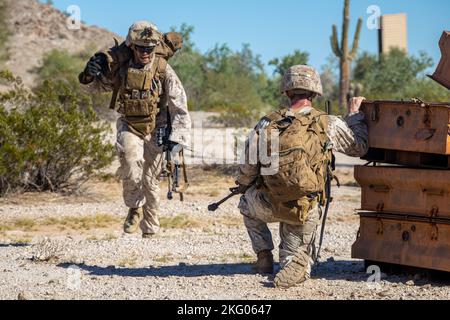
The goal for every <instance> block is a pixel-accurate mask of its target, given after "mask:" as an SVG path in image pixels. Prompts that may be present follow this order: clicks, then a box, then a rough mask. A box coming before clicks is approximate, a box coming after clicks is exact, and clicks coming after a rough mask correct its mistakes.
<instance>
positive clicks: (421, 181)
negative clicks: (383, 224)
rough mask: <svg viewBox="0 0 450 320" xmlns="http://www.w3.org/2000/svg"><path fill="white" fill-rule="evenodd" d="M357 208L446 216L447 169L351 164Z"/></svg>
mask: <svg viewBox="0 0 450 320" xmlns="http://www.w3.org/2000/svg"><path fill="white" fill-rule="evenodd" d="M355 179H356V181H358V183H359V185H360V186H361V188H362V195H361V209H362V210H368V211H376V212H391V213H399V214H403V215H411V214H417V215H422V216H426V217H443V218H448V219H450V170H428V169H408V168H402V167H381V166H379V167H369V166H357V167H355Z"/></svg>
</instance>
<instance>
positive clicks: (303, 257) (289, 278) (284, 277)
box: [274, 251, 311, 289]
mask: <svg viewBox="0 0 450 320" xmlns="http://www.w3.org/2000/svg"><path fill="white" fill-rule="evenodd" d="M310 259H311V258H310V257H309V255H308V254H307V253H306V252H304V251H300V252H298V253H297V254H296V255H295V256H294V257H293V258H292V261H291V262H290V263H288V264H287V265H286V266H285V267H284V268H283V269H281V270H280V272H279V273H278V274H277V275H276V277H275V280H274V284H275V287H277V288H284V289H287V288H291V287H293V286H295V285H298V284H300V283H303V282H305V281H306V280H308V279H309V278H310V274H311V264H310Z"/></svg>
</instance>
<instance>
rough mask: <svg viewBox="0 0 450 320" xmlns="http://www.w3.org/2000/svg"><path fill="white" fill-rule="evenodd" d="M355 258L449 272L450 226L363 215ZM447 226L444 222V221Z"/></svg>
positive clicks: (370, 214)
mask: <svg viewBox="0 0 450 320" xmlns="http://www.w3.org/2000/svg"><path fill="white" fill-rule="evenodd" d="M360 216H361V226H360V230H359V232H358V236H357V240H356V242H355V243H354V245H353V247H352V258H354V259H363V260H370V261H376V262H383V263H392V264H399V265H403V266H411V267H418V268H425V269H433V270H440V271H447V272H450V224H449V223H448V222H447V223H437V222H431V220H430V222H424V221H420V220H419V219H417V220H415V219H414V218H410V219H409V220H405V219H404V218H400V217H398V218H396V217H395V216H389V215H386V216H380V215H377V214H373V213H361V214H360ZM444 222H445V220H444Z"/></svg>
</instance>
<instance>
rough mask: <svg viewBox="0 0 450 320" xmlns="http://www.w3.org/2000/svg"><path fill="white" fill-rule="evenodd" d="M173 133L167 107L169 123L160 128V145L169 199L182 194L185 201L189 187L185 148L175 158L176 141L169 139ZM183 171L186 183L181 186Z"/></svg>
mask: <svg viewBox="0 0 450 320" xmlns="http://www.w3.org/2000/svg"><path fill="white" fill-rule="evenodd" d="M171 133H172V121H171V117H170V113H169V108H168V107H167V125H166V126H165V127H162V128H159V129H158V146H159V147H163V152H164V153H165V155H164V163H165V165H163V173H164V174H165V175H166V176H167V180H168V191H167V199H168V200H173V194H174V193H178V194H180V201H181V202H183V201H184V193H185V192H186V190H187V188H188V187H189V181H188V177H187V170H186V163H185V158H184V150H183V149H181V150H180V151H179V152H178V157H177V158H178V159H175V160H174V159H173V155H174V153H173V149H172V148H173V146H174V143H173V142H171V141H170V140H169V138H170V135H171ZM181 171H182V172H183V180H184V185H183V186H182V187H181V186H180V176H181V174H180V173H181Z"/></svg>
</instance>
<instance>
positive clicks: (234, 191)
mask: <svg viewBox="0 0 450 320" xmlns="http://www.w3.org/2000/svg"><path fill="white" fill-rule="evenodd" d="M256 181H258V179H256V180H255V181H254V182H253V183H251V184H250V185H249V186H238V187H234V188H230V192H231V193H230V194H229V195H228V196H226V197H225V198H223V199H222V200H220V201H219V202H216V203H212V204H210V205H209V206H208V211H210V212H214V211H217V210H218V209H219V207H220V206H221V205H222V204H224V203H225V202H227V201H228V200H230V199H231V198H233V197H235V196H237V195H240V194H245V193H246V192H247V190H248V189H250V188H251V187H252V186H253V185H254V184H255V183H256Z"/></svg>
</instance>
